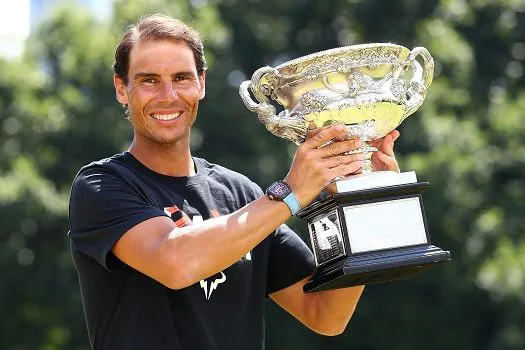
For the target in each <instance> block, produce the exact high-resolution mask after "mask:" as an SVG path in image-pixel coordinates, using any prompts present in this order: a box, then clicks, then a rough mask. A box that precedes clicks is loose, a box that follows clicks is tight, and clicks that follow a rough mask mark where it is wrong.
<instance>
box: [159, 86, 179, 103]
mask: <svg viewBox="0 0 525 350" xmlns="http://www.w3.org/2000/svg"><path fill="white" fill-rule="evenodd" d="M178 97H179V96H178V94H177V89H175V87H174V86H173V83H171V82H166V83H161V84H160V85H159V91H158V94H157V100H158V101H161V102H164V101H168V102H171V101H175V100H177V99H178Z"/></svg>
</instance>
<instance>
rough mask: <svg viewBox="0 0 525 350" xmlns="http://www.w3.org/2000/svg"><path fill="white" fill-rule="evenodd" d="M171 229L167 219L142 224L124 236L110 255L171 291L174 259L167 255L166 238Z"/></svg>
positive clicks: (171, 225)
mask: <svg viewBox="0 0 525 350" xmlns="http://www.w3.org/2000/svg"><path fill="white" fill-rule="evenodd" d="M174 229H176V226H175V224H174V223H173V221H172V220H171V219H170V218H168V217H154V218H151V219H148V220H145V221H143V222H141V223H139V224H137V225H135V226H133V227H132V228H131V229H129V230H128V231H127V232H126V233H124V234H123V235H122V236H121V237H120V238H119V239H118V241H117V242H116V243H115V245H114V246H113V247H112V249H111V251H112V252H113V254H114V255H115V256H116V257H117V258H118V259H119V260H121V261H122V262H124V263H125V264H126V265H129V266H130V267H132V268H134V269H135V270H138V271H140V272H142V273H143V274H145V275H147V276H149V277H151V278H153V279H155V280H156V281H158V282H160V283H162V284H164V285H165V286H167V287H170V285H171V284H172V283H173V279H174V278H173V274H174V272H176V271H174V269H173V266H174V265H175V263H174V258H176V257H175V256H173V254H171V253H170V250H171V249H170V244H169V243H168V242H169V241H168V238H169V235H170V232H172V231H173V230H174Z"/></svg>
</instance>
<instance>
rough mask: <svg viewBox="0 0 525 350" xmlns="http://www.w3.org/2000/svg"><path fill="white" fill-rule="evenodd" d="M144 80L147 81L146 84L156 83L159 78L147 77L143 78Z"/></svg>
mask: <svg viewBox="0 0 525 350" xmlns="http://www.w3.org/2000/svg"><path fill="white" fill-rule="evenodd" d="M142 82H143V83H145V84H148V85H151V84H155V83H156V82H157V79H154V78H146V79H144V80H142Z"/></svg>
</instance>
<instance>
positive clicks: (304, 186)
mask: <svg viewBox="0 0 525 350" xmlns="http://www.w3.org/2000/svg"><path fill="white" fill-rule="evenodd" d="M311 134H313V136H311V137H309V138H308V139H307V140H306V141H305V142H304V143H303V144H301V145H300V146H299V147H298V149H297V151H296V152H295V156H294V159H293V162H292V166H291V168H290V171H289V172H288V175H287V176H286V178H285V181H286V183H288V184H289V185H290V187H291V188H292V191H293V192H294V194H295V196H296V197H297V199H298V200H299V202H300V203H301V207H303V208H304V207H306V206H307V205H308V204H310V203H311V202H312V201H313V200H314V199H315V198H317V196H318V195H319V193H320V192H321V191H322V190H323V188H325V187H326V186H327V185H328V184H329V183H330V182H331V181H332V180H333V179H334V178H336V177H339V176H341V177H342V176H346V175H348V174H351V173H354V172H356V171H357V170H359V169H360V168H361V167H362V166H363V154H362V153H358V154H350V155H345V153H346V152H349V151H353V150H355V149H357V148H359V147H360V146H361V143H360V141H359V140H346V127H345V126H344V124H335V125H331V126H328V127H325V128H322V129H319V130H317V131H314V132H313V133H311Z"/></svg>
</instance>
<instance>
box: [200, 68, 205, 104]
mask: <svg viewBox="0 0 525 350" xmlns="http://www.w3.org/2000/svg"><path fill="white" fill-rule="evenodd" d="M199 83H200V85H201V88H200V93H199V100H202V99H203V98H204V96H206V71H204V72H202V74H201V75H199Z"/></svg>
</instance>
